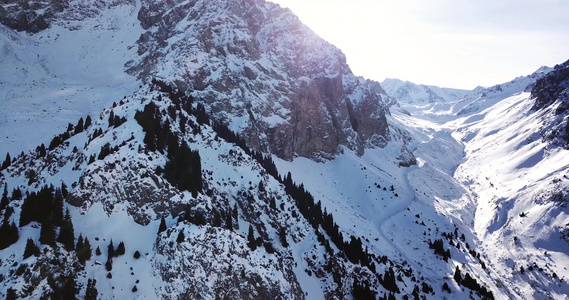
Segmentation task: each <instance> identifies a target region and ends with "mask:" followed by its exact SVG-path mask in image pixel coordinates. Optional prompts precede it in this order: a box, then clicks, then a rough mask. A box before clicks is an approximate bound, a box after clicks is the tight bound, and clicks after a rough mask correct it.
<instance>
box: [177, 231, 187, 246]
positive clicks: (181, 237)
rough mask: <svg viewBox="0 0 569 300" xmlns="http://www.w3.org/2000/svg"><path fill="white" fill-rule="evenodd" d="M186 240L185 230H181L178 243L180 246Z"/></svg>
mask: <svg viewBox="0 0 569 300" xmlns="http://www.w3.org/2000/svg"><path fill="white" fill-rule="evenodd" d="M185 238H186V237H185V235H184V230H183V229H182V230H180V233H178V238H176V242H178V244H179V243H181V242H183V241H184V239H185Z"/></svg>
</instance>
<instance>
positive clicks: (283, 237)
mask: <svg viewBox="0 0 569 300" xmlns="http://www.w3.org/2000/svg"><path fill="white" fill-rule="evenodd" d="M279 237H280V240H281V244H282V245H283V247H285V248H286V247H288V242H287V240H286V232H285V229H284V227H281V229H280V230H279Z"/></svg>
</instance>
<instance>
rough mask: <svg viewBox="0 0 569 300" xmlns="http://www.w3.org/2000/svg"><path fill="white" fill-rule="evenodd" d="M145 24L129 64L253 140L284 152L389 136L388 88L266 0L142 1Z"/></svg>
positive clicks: (357, 146)
mask: <svg viewBox="0 0 569 300" xmlns="http://www.w3.org/2000/svg"><path fill="white" fill-rule="evenodd" d="M138 18H139V20H140V23H141V25H142V27H143V28H145V29H147V31H146V32H145V33H144V34H142V35H141V37H140V39H139V40H138V42H137V46H138V54H139V55H140V56H139V57H138V58H136V59H134V60H132V61H131V62H129V63H128V64H127V67H128V72H129V73H131V74H135V75H136V76H138V77H139V78H140V79H141V80H143V81H149V80H150V79H151V78H154V77H158V78H160V79H163V80H166V81H169V82H173V83H175V84H177V86H178V88H180V89H181V90H184V91H186V92H187V93H188V94H191V95H192V96H193V97H195V98H196V99H198V100H199V101H203V102H204V103H206V104H207V107H208V109H209V111H210V112H211V113H212V114H213V115H214V116H216V119H217V121H219V122H223V123H226V124H228V125H229V127H230V128H231V129H232V130H234V131H236V132H239V133H240V134H241V135H242V136H243V137H244V138H245V139H246V140H247V143H248V145H250V146H251V147H253V148H254V149H257V150H261V151H264V152H271V153H275V154H277V155H278V156H279V157H282V158H285V159H291V158H293V157H294V156H305V157H311V158H322V157H324V158H328V157H332V156H333V155H334V154H336V153H338V152H339V151H340V150H341V147H340V146H341V145H345V146H347V147H348V148H350V149H353V150H357V151H358V152H359V153H362V152H363V149H364V148H365V147H378V146H379V147H381V146H384V145H385V143H386V142H387V141H388V140H389V130H388V126H387V122H386V118H385V114H386V113H389V112H388V108H387V105H386V103H385V102H386V100H387V95H386V94H385V92H384V91H383V89H381V87H380V86H379V84H377V83H373V82H370V81H366V80H362V79H360V78H357V77H355V76H354V75H353V74H352V73H351V71H350V69H349V67H348V65H347V64H346V60H345V57H344V55H343V54H342V53H341V51H340V50H339V49H337V48H335V47H334V46H332V45H330V44H329V43H327V42H325V41H324V40H322V39H320V38H319V37H318V36H316V35H315V34H314V32H312V31H311V30H310V29H309V28H307V27H306V26H304V25H303V24H302V23H301V22H300V21H299V20H298V18H297V17H296V16H294V15H293V14H292V13H291V12H290V11H289V10H287V9H282V8H280V7H279V6H278V5H276V4H272V3H265V2H264V1H217V2H215V3H213V2H211V1H170V2H166V3H165V4H164V3H160V5H158V4H156V3H154V2H152V1H143V3H142V7H141V9H140V11H139V13H138Z"/></svg>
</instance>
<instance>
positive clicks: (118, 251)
mask: <svg viewBox="0 0 569 300" xmlns="http://www.w3.org/2000/svg"><path fill="white" fill-rule="evenodd" d="M125 252H126V249H125V248H124V242H120V243H119V245H118V246H117V249H116V251H115V256H120V255H124V254H125Z"/></svg>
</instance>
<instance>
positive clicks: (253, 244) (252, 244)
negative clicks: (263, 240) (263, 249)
mask: <svg viewBox="0 0 569 300" xmlns="http://www.w3.org/2000/svg"><path fill="white" fill-rule="evenodd" d="M247 246H249V248H251V250H255V249H257V241H256V240H255V234H254V232H253V225H250V224H249V234H247Z"/></svg>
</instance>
